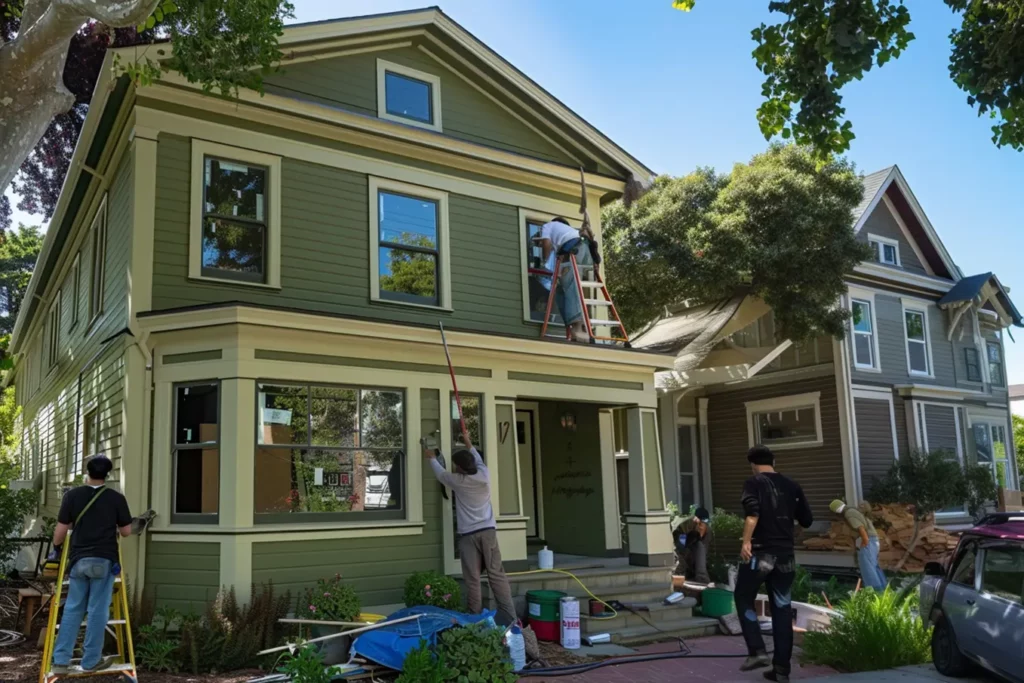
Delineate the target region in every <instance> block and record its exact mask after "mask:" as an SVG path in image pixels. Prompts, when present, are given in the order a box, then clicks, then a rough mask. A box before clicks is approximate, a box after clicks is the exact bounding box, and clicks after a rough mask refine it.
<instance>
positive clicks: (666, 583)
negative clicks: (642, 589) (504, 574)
mask: <svg viewBox="0 0 1024 683" xmlns="http://www.w3.org/2000/svg"><path fill="white" fill-rule="evenodd" d="M572 573H573V575H575V576H576V577H577V578H578V579H579V580H580V581H582V582H583V584H584V585H586V587H587V588H589V589H590V590H591V591H592V592H593V593H594V594H595V595H600V596H602V597H604V594H605V593H612V592H614V590H615V589H622V588H627V587H629V586H636V585H638V584H643V585H647V586H655V585H657V586H662V590H663V591H664V594H665V595H668V594H669V593H670V592H671V587H672V569H671V568H670V567H614V568H606V567H601V568H594V569H579V570H576V571H573V572H572ZM508 578H509V585H510V586H511V588H512V595H513V596H516V595H526V592H527V591H532V590H551V591H563V592H565V593H571V594H575V592H576V591H581V592H582V589H581V588H580V584H579V583H577V582H576V580H575V579H573V578H572V577H571V576H567V575H566V574H561V573H557V572H543V573H540V572H538V573H530V574H518V575H509V577H508Z"/></svg>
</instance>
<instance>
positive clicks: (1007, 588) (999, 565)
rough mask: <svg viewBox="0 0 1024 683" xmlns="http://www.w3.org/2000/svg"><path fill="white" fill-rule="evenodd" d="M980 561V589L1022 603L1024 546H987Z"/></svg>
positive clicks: (1023, 590)
mask: <svg viewBox="0 0 1024 683" xmlns="http://www.w3.org/2000/svg"><path fill="white" fill-rule="evenodd" d="M981 562H982V568H981V590H983V591H984V592H986V593H991V594H993V595H998V596H999V597H1001V598H1004V599H1006V600H1010V601H1012V602H1016V603H1018V604H1022V603H1024V600H1022V595H1021V593H1022V592H1024V547H1012V546H1007V547H1002V548H987V549H986V550H985V556H984V557H983V558H982V561H981Z"/></svg>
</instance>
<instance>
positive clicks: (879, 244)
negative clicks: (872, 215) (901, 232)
mask: <svg viewBox="0 0 1024 683" xmlns="http://www.w3.org/2000/svg"><path fill="white" fill-rule="evenodd" d="M868 244H871V246H872V247H874V249H875V256H876V258H877V259H878V262H879V263H881V264H882V265H886V266H896V267H897V268H902V267H903V261H902V259H901V258H900V243H899V241H898V240H894V239H892V238H891V237H882V236H881V235H873V234H871V233H868ZM886 246H889V247H892V248H893V250H894V251H895V252H896V260H895V261H886V260H885V247H886Z"/></svg>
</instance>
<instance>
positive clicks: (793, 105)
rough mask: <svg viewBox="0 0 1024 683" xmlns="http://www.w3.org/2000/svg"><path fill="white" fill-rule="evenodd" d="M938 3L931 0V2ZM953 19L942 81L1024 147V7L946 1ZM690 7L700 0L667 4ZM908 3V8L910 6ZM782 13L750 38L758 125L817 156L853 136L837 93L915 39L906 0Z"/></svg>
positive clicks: (795, 0) (999, 140) (776, 4)
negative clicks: (757, 77) (760, 77)
mask: <svg viewBox="0 0 1024 683" xmlns="http://www.w3.org/2000/svg"><path fill="white" fill-rule="evenodd" d="M930 2H933V3H935V2H936V0H930ZM943 2H945V4H946V6H947V7H949V9H950V10H952V11H953V12H955V13H956V14H957V15H958V17H959V21H960V26H959V28H955V29H953V31H952V32H951V33H950V35H949V40H950V43H951V47H952V50H951V52H950V57H949V75H950V78H951V79H952V80H953V82H954V83H956V85H957V86H958V87H959V88H960V89H961V90H963V91H964V92H965V93H967V104H968V106H971V107H974V108H976V109H977V111H978V115H979V116H983V115H984V116H988V117H990V118H991V119H992V120H993V125H992V141H993V142H994V143H995V144H996V145H997V146H1000V147H1002V146H1003V145H1006V146H1009V147H1012V148H1013V149H1016V150H1018V151H1019V150H1024V2H1022V0H943ZM672 4H673V6H675V7H677V8H679V9H682V10H685V11H689V10H691V9H693V8H694V6H695V5H696V4H697V0H672ZM908 4H909V3H908ZM768 9H769V10H770V11H771V12H773V13H775V14H777V15H779V16H780V21H779V22H777V23H774V24H771V25H768V24H761V25H760V26H758V27H757V28H755V29H753V31H752V33H751V35H752V37H753V39H754V42H756V43H757V47H755V48H754V52H753V56H754V60H755V61H756V62H757V67H758V68H759V69H760V70H761V72H762V73H764V75H765V80H764V86H763V87H762V94H763V95H764V102H762V104H761V106H760V107H759V108H758V110H757V121H758V124H759V125H760V127H761V132H762V133H764V136H765V138H766V139H771V138H772V137H773V136H775V135H781V136H782V137H784V138H793V139H794V140H795V141H796V142H798V143H800V144H805V145H811V146H812V147H813V148H814V149H815V150H816V151H817V153H818V155H819V156H820V157H821V158H824V157H826V156H827V155H828V154H830V153H839V152H844V151H846V150H847V149H849V147H850V141H851V140H852V139H853V138H854V134H853V124H852V123H851V122H850V121H848V120H844V118H845V114H846V109H845V108H844V107H843V106H842V102H843V97H842V95H841V94H840V93H841V91H842V89H843V87H844V86H846V85H847V84H848V83H850V82H851V81H854V80H860V79H861V78H863V77H864V75H865V74H866V73H867V72H868V71H870V70H871V69H872V68H873V67H875V66H878V67H881V66H884V65H885V64H886V63H887V62H889V61H891V60H893V59H896V58H897V57H899V56H900V54H901V53H902V52H903V51H904V50H905V49H906V48H907V46H908V45H909V44H910V42H911V41H912V40H913V39H914V34H913V33H911V31H910V9H909V7H908V5H905V4H904V1H903V0H784V1H782V0H771V1H770V2H769V3H768Z"/></svg>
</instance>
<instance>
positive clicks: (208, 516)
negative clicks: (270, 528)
mask: <svg viewBox="0 0 1024 683" xmlns="http://www.w3.org/2000/svg"><path fill="white" fill-rule="evenodd" d="M173 481H174V519H173V521H176V522H190V523H210V524H212V523H216V522H217V519H218V518H217V513H218V511H219V509H220V385H219V383H217V382H197V383H191V384H186V385H178V386H176V387H175V388H174V473H173Z"/></svg>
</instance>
